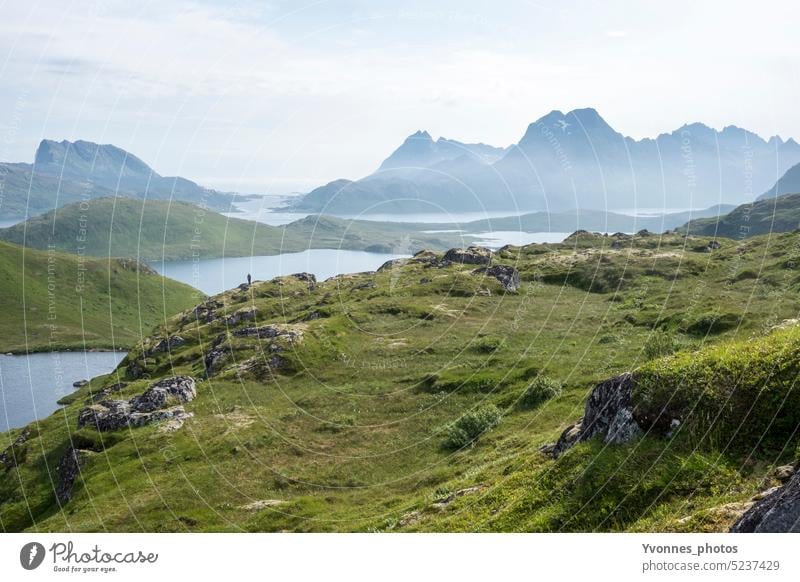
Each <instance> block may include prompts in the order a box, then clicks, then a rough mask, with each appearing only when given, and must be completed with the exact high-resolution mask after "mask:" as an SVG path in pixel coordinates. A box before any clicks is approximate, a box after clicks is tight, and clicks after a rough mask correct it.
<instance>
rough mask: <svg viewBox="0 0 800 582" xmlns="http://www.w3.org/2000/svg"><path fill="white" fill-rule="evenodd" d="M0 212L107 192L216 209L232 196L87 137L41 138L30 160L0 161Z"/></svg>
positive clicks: (38, 209) (13, 213)
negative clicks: (0, 186)
mask: <svg viewBox="0 0 800 582" xmlns="http://www.w3.org/2000/svg"><path fill="white" fill-rule="evenodd" d="M0 179H2V183H3V186H4V187H3V197H2V199H0V216H3V217H15V218H17V217H25V216H34V215H36V214H40V213H42V212H46V211H48V210H52V209H53V208H58V207H60V206H64V205H66V204H70V203H73V202H78V201H80V200H89V199H94V198H100V197H104V196H110V195H115V194H116V195H118V196H124V197H132V198H148V199H156V200H169V199H174V200H180V201H185V202H191V203H194V204H200V205H205V206H208V207H210V208H214V209H218V210H227V209H228V208H229V207H230V204H231V201H232V196H231V195H230V194H227V193H223V192H218V191H216V190H211V189H208V188H203V187H202V186H199V185H198V184H196V183H195V182H192V181H191V180H187V179H186V178H181V177H165V176H161V175H160V174H159V173H158V172H156V171H155V170H153V169H152V168H151V167H150V166H148V165H147V164H146V163H145V162H143V161H142V160H141V159H139V158H138V157H136V156H134V155H133V154H131V153H129V152H126V151H125V150H123V149H121V148H118V147H116V146H113V145H100V144H96V143H92V142H88V141H75V142H69V141H66V140H64V141H61V142H56V141H51V140H43V141H42V142H41V143H40V144H39V147H38V148H37V150H36V154H35V157H34V163H33V164H26V163H5V164H0Z"/></svg>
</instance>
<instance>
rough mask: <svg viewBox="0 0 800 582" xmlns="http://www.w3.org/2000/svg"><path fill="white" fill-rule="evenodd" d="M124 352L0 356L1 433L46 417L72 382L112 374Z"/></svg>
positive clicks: (55, 407) (66, 392) (67, 392)
mask: <svg viewBox="0 0 800 582" xmlns="http://www.w3.org/2000/svg"><path fill="white" fill-rule="evenodd" d="M124 357H125V353H124V352H49V353H43V354H29V355H19V356H10V355H0V432H5V431H7V430H8V429H9V428H17V427H21V426H24V425H26V424H28V423H29V422H31V421H33V420H36V419H37V418H44V417H45V416H48V415H49V414H51V413H52V412H53V411H55V410H56V409H57V408H58V400H59V399H60V398H63V397H64V396H66V395H67V394H69V393H70V392H72V391H74V390H75V388H73V387H72V383H73V382H76V381H77V380H84V379H90V378H93V377H95V376H99V375H101V374H108V373H109V372H111V371H112V370H113V369H114V368H115V367H116V366H117V364H118V363H119V362H120V360H122V358H124Z"/></svg>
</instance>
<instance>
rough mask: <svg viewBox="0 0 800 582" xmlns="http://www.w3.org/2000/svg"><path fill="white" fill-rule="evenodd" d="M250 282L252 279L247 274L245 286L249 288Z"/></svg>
mask: <svg viewBox="0 0 800 582" xmlns="http://www.w3.org/2000/svg"><path fill="white" fill-rule="evenodd" d="M252 280H253V278H252V277H251V276H250V273H247V286H248V287H249V286H250V282H251V281H252Z"/></svg>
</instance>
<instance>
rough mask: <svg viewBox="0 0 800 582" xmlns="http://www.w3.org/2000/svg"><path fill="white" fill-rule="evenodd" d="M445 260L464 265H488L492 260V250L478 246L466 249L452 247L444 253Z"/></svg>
mask: <svg viewBox="0 0 800 582" xmlns="http://www.w3.org/2000/svg"><path fill="white" fill-rule="evenodd" d="M444 261H446V262H450V263H461V264H464V265H488V264H489V263H491V262H492V251H491V250H489V249H487V248H485V247H476V246H471V247H467V248H466V249H450V250H449V251H447V252H446V253H445V254H444Z"/></svg>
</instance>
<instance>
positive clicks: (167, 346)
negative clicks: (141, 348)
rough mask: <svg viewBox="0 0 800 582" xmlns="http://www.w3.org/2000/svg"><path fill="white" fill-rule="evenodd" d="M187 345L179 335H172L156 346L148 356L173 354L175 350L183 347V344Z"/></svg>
mask: <svg viewBox="0 0 800 582" xmlns="http://www.w3.org/2000/svg"><path fill="white" fill-rule="evenodd" d="M185 343H186V340H185V339H183V338H182V337H181V336H179V335H171V336H169V337H167V338H163V339H161V340H160V341H159V342H158V343H157V344H156V345H154V346H153V347H152V348H151V349H150V350H149V351H148V354H158V353H164V352H171V351H172V350H174V349H175V348H179V347H181V346H182V345H183V344H185Z"/></svg>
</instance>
